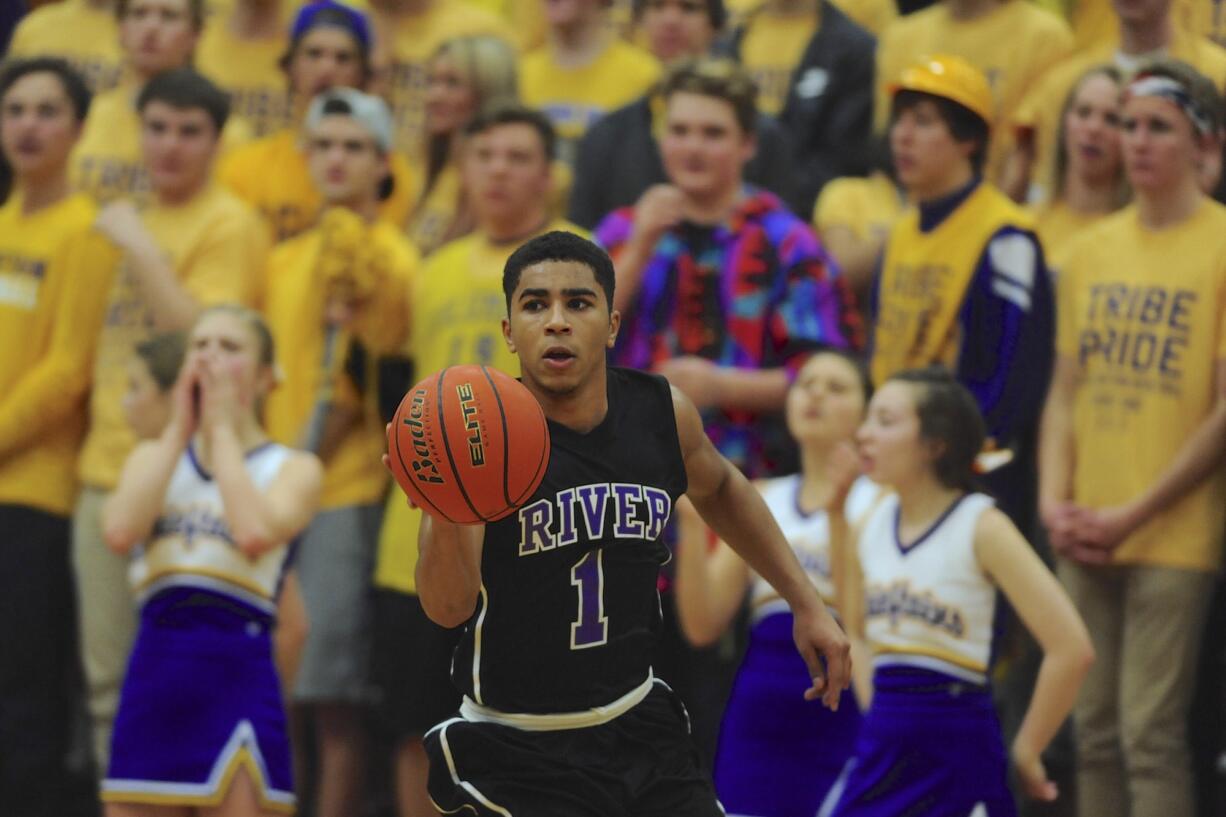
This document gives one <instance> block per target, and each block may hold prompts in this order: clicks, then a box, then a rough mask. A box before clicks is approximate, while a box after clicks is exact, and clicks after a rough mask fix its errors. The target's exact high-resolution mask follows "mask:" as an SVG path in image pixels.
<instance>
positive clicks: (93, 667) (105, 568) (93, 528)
mask: <svg viewBox="0 0 1226 817" xmlns="http://www.w3.org/2000/svg"><path fill="white" fill-rule="evenodd" d="M106 498H107V492H105V491H100V490H98V489H96V488H82V489H81V493H80V495H79V496H78V497H77V506H76V508H75V510H74V511H73V516H72V567H73V571H74V572H75V574H76V581H77V598H78V605H77V614H78V616H79V617H80V627H81V664H82V666H83V667H84V668H85V685H86V694H87V697H88V700H87V705H88V707H89V716H90V724H91V726H92V727H93V747H94V761H95V763H96V764H97V771H98V774H99V775H100V776H103V777H105V776H106V769H107V763H108V761H109V760H110V756H111V728H112V725H113V724H114V722H115V713H116V712H117V711H118V709H119V691H120V689H121V687H122V686H123V677H124V673H125V672H127V669H128V655H129V653H130V652H131V651H132V641H133V639H134V638H135V636H136V604H135V602H134V601H133V600H132V593H131V591H130V590H129V588H128V558H127V557H126V556H117V555H115V554H114V553H111V551H109V550H107V548H106V542H104V541H103V539H102V503H103V502H105V501H106Z"/></svg>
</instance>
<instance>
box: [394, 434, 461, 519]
mask: <svg viewBox="0 0 1226 817" xmlns="http://www.w3.org/2000/svg"><path fill="white" fill-rule="evenodd" d="M403 424H404V418H403V417H401V416H400V411H399V410H397V411H396V433H395V434H393V435H392V439H393V440H394V441H395V443H396V459H398V460H400V470H401V471H404V473H405V476H407V477H408V478H409V482H412V481H413V469H412V468H410V467H409V466H407V465H405V464H404V454H401V453H400V426H402V425H403ZM418 494H420V499H421V500H422V501H424V502H425V503H426V504H427V505H429V506H430V507H431V508H433V509H434V510H435V512H436V513H438V515H439V516H441V517H443V518H444V519H446V520H447V521H448V522H451V521H452V519H451V517H450V516H448V515H447V514H445V513H443V509H442V508H440V507H439V506H438V505H435V504H434V503H433V502H431V501H430V500H429V499H427V498H426V492H425V491H423V490H420V489H418ZM405 496H408V494H405Z"/></svg>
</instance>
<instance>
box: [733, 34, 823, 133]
mask: <svg viewBox="0 0 1226 817" xmlns="http://www.w3.org/2000/svg"><path fill="white" fill-rule="evenodd" d="M817 25H818V15H817V14H814V13H812V12H811V11H806V12H805V13H804V14H790V15H786V16H783V15H778V14H775V13H773V12H770V11H766V10H763V11H760V12H758V13H757V14H753V15H751V16H750V17H749V19H747V20H746V21H745V37H744V39H743V40H742V41H741V63H742V64H743V65H744V66H745V69H746V70H747V71H749V73H750V75H752V76H753V79H754V82H756V83H757V85H758V110H760V111H762V112H763V113H766V114H770V115H771V116H778V115H779V112H780V111H782V110H783V104H784V103H785V102H786V101H787V98H788V87H789V86H790V85H791V82H792V74H793V73H795V71H796V66H797V64H799V63H800V58H801V55H803V54H804V52H805V46H806V45H808V44H809V40H811V39H813V35H814V34H815V33H816V32H817Z"/></svg>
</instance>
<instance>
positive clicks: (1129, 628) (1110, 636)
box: [1057, 560, 1214, 817]
mask: <svg viewBox="0 0 1226 817" xmlns="http://www.w3.org/2000/svg"><path fill="white" fill-rule="evenodd" d="M1057 572H1058V573H1059V576H1060V579H1061V581H1062V582H1063V583H1064V586H1065V588H1066V589H1067V590H1068V593H1069V596H1071V597H1072V599H1073V603H1074V604H1076V605H1077V609H1078V610H1079V611H1080V612H1081V615H1082V617H1083V618H1084V619H1085V623H1086V627H1087V628H1088V629H1089V631H1090V637H1091V639H1092V640H1093V642H1094V649H1095V651H1096V652H1097V654H1098V660H1097V661H1096V662H1095V664H1094V666H1093V668H1092V669H1091V670H1090V674H1089V676H1087V678H1086V682H1085V686H1084V687H1083V688H1082V690H1081V696H1080V698H1079V699H1078V701H1077V705H1076V707H1075V708H1074V710H1073V721H1074V724H1075V726H1076V732H1077V736H1076V741H1077V799H1078V813H1079V814H1080V815H1081V817H1192V815H1193V814H1194V813H1195V805H1194V797H1193V791H1192V775H1191V758H1190V753H1189V749H1188V736H1187V717H1188V710H1189V708H1190V707H1191V703H1192V694H1193V691H1194V688H1195V684H1196V666H1197V661H1198V659H1199V653H1200V644H1201V636H1202V630H1203V628H1204V624H1205V616H1206V615H1207V613H1208V607H1209V601H1210V597H1211V595H1212V592H1213V583H1214V576H1213V575H1212V574H1210V573H1202V572H1197V571H1191V570H1178V569H1174V568H1162V567H1145V566H1120V567H1086V566H1083V565H1079V564H1074V563H1072V562H1068V561H1063V560H1062V561H1061V562H1060V564H1059V566H1058V571H1057Z"/></svg>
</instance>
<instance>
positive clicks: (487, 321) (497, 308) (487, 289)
mask: <svg viewBox="0 0 1226 817" xmlns="http://www.w3.org/2000/svg"><path fill="white" fill-rule="evenodd" d="M548 230H568V231H570V232H572V233H578V234H580V235H586V233H585V232H584V231H583V229H582V228H580V227H576V226H575V225H573V224H570V223H568V222H565V221H557V222H554V223H552V224H550V225H549V226H548V227H546V228H545V229H544V230H543V231H542V232H545V231H548ZM516 246H518V244H516V245H511V246H508V245H497V244H491V243H490V242H489V241H487V240H486V239H485V237H484V236H482V235H479V234H474V235H469V236H466V237H464V238H461V239H459V240H458V241H452V242H451V243H450V244H446V245H444V246H443V247H441V248H440V249H439V250H438V251H437V252H435V253H434V255H432V256H430V258H429V259H428V260H427V261H426V263H425V265H424V266H423V267H422V271H421V275H420V276H418V278H417V280H416V281H415V282H414V287H413V298H412V304H413V321H412V325H413V328H412V333H411V336H410V338H409V349H410V351H411V353H412V355H413V359H414V362H415V365H416V371H417V375H418V377H425V376H426V375H428V374H429V373H431V372H435V371H438V370H439V369H442V368H444V367H445V366H451V365H455V364H459V363H481V364H484V365H486V366H492V367H494V368H496V369H500V370H502V371H504V372H506V373H507V374H509V375H512V376H515V377H518V376H519V358H517V357H516V356H515V355H514V354H512V353H511V352H510V351H509V350H508V349H507V345H506V342H505V341H504V340H503V338H502V319H503V318H505V317H506V315H507V305H506V303H507V302H506V298H505V296H504V295H503V293H502V268H503V266H504V265H505V264H506V262H507V258H509V257H510V255H511V253H512V252H514V251H515V247H516ZM420 520H421V512H420V511H416V510H413V509H412V508H410V507H409V506H408V503H406V502H405V499H404V494H403V493H401V492H400V491H399V490H396V491H392V493H391V496H390V497H389V498H388V502H387V509H386V510H385V512H384V516H383V530H382V532H381V533H380V535H379V551H378V557H377V560H376V565H375V584H377V585H379V586H380V587H389V588H392V589H394V590H399V591H401V592H404V593H414V592H416V587H417V585H416V582H415V580H414V578H413V571H414V568H415V567H416V565H417V525H418V522H419V521H420Z"/></svg>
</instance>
